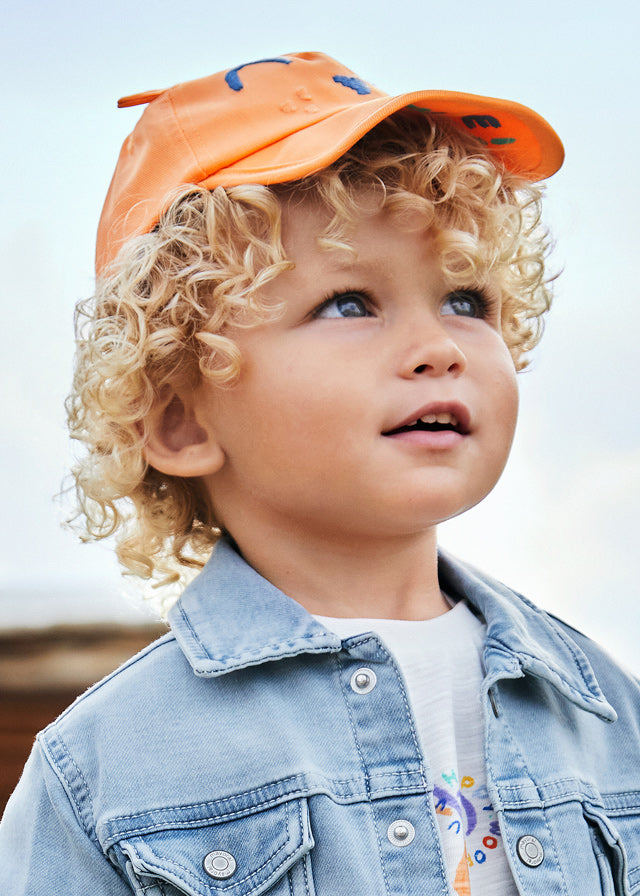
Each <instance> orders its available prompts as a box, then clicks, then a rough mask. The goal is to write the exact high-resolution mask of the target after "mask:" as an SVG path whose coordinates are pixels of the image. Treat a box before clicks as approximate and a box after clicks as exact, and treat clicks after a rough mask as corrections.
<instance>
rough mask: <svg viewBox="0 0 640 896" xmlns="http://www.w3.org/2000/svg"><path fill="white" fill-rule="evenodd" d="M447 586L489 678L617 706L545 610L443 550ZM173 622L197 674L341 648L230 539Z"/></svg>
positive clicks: (595, 708) (597, 705)
mask: <svg viewBox="0 0 640 896" xmlns="http://www.w3.org/2000/svg"><path fill="white" fill-rule="evenodd" d="M439 575H440V580H441V583H442V586H443V588H444V590H445V591H446V592H447V593H448V594H449V595H451V596H452V597H453V598H454V599H455V598H457V599H459V598H462V597H465V598H466V599H467V600H468V602H469V604H470V605H471V606H472V607H473V608H475V610H476V611H477V612H478V613H479V614H480V616H481V617H482V618H483V620H484V621H485V622H486V625H487V635H486V645H485V665H486V670H487V678H486V682H485V684H486V686H487V687H491V685H492V684H493V683H494V682H495V681H497V680H499V679H501V678H517V677H522V676H523V675H525V674H531V675H534V676H536V677H539V678H543V679H546V680H547V681H549V682H550V683H551V684H552V685H553V686H554V687H555V688H556V689H557V691H558V692H559V693H561V694H563V695H564V696H565V697H566V698H567V699H569V700H570V701H571V702H572V703H574V704H576V705H577V706H580V707H581V708H583V709H585V710H587V711H589V712H592V713H594V714H596V715H598V716H600V717H601V718H603V719H605V720H607V721H615V719H616V713H615V710H614V709H613V707H612V706H611V705H610V704H609V703H608V701H607V700H606V698H605V697H604V695H603V693H602V691H601V689H600V686H599V685H598V682H597V680H596V677H595V674H594V672H593V669H592V667H591V664H590V663H589V661H588V659H587V657H586V656H585V655H584V653H583V651H582V650H581V649H580V648H579V647H578V645H577V644H576V643H575V642H574V641H572V640H571V639H570V638H568V637H567V635H566V634H565V633H564V632H563V631H562V629H561V628H560V626H559V625H557V624H556V623H555V622H554V620H553V619H552V618H551V617H549V616H548V615H547V614H546V613H544V612H543V611H541V610H539V609H538V608H537V607H535V606H534V605H533V604H531V603H530V602H529V601H527V600H526V599H525V598H524V597H522V596H520V595H518V594H516V593H515V592H513V591H511V590H510V589H509V588H506V587H505V586H504V585H502V584H501V583H500V582H497V581H495V580H493V579H491V578H489V577H488V576H486V575H484V574H483V573H480V572H478V571H477V570H475V569H473V568H472V567H469V566H465V565H463V564H461V563H460V562H459V561H457V560H454V559H453V558H452V557H450V556H449V555H447V554H445V553H444V552H442V551H441V552H440V555H439ZM169 622H170V625H171V628H172V630H173V633H174V635H175V637H176V640H177V641H178V643H179V645H180V647H181V649H182V651H183V653H184V655H185V656H186V658H187V660H188V661H189V663H190V665H191V667H192V668H193V671H194V672H195V674H196V675H199V676H203V677H213V676H218V675H224V674H225V673H227V672H231V671H233V670H237V669H242V668H245V667H247V666H254V665H258V664H261V663H264V662H268V661H270V660H277V659H283V658H285V657H290V656H296V655H298V654H301V653H331V652H333V653H337V652H338V651H339V650H340V649H341V646H342V644H341V640H340V638H338V636H337V635H334V634H333V633H331V632H329V631H327V630H326V629H325V628H324V626H322V625H320V623H319V622H317V621H316V620H315V619H314V618H313V616H311V615H310V614H309V613H308V612H307V611H306V610H305V609H304V608H303V607H302V606H300V604H298V603H296V602H295V601H294V600H292V599H291V598H289V597H287V596H286V595H284V594H283V593H282V592H281V591H279V590H278V589H277V588H276V587H275V586H274V585H272V584H271V583H270V582H268V581H267V580H266V579H264V578H263V577H262V576H261V575H260V574H259V573H257V572H256V571H255V570H254V569H253V568H252V567H250V566H249V565H248V564H247V563H246V562H245V561H244V560H243V559H242V557H241V556H240V554H239V553H238V552H237V551H236V549H235V548H234V547H233V546H232V544H231V543H230V542H229V541H227V540H226V539H222V540H221V541H220V542H219V543H218V544H217V545H216V547H215V549H214V551H213V553H212V555H211V557H210V559H209V561H208V562H207V564H206V566H205V567H204V569H203V570H202V572H201V573H200V574H199V575H198V577H197V578H196V579H194V581H193V582H192V583H191V584H190V585H189V586H188V587H187V588H186V589H185V592H184V594H183V595H182V597H181V598H180V600H179V601H178V602H177V604H176V605H175V606H174V607H173V608H172V609H171V611H170V613H169Z"/></svg>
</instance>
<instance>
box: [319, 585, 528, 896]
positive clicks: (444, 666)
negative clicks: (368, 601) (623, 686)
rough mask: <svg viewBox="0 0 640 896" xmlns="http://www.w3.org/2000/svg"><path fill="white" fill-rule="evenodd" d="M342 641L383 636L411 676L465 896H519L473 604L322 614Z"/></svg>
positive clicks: (452, 862)
mask: <svg viewBox="0 0 640 896" xmlns="http://www.w3.org/2000/svg"><path fill="white" fill-rule="evenodd" d="M316 619H317V620H318V621H319V622H320V623H321V624H322V625H324V627H325V628H327V629H329V630H330V631H332V632H334V633H335V634H336V635H338V637H340V638H343V639H344V638H347V637H351V636H353V635H359V634H362V633H363V632H376V634H378V635H379V636H380V638H381V639H382V640H383V641H384V644H385V646H386V647H387V648H388V649H389V651H390V652H391V653H392V654H393V656H394V658H395V659H396V661H397V663H398V665H399V667H400V669H401V670H402V674H403V676H404V679H405V682H406V685H407V690H408V694H409V700H410V702H411V705H412V708H413V713H414V716H415V721H416V725H417V728H418V734H419V737H420V739H421V742H422V746H423V750H424V754H425V757H426V760H427V762H428V764H429V767H430V769H431V772H432V774H433V778H434V782H435V789H434V800H435V805H436V815H437V818H438V822H439V824H440V835H441V838H442V845H443V850H444V855H445V859H446V863H447V867H448V869H449V875H450V880H451V885H452V887H453V890H454V892H455V893H456V894H457V896H485V894H487V896H489V894H490V896H517V889H516V886H515V883H514V880H513V875H512V874H511V870H510V868H509V865H508V862H507V857H506V854H505V852H504V847H503V844H502V837H501V836H500V829H499V827H498V822H497V819H496V816H495V814H494V812H493V807H492V806H491V804H490V801H489V795H488V793H487V787H486V770H485V761H484V735H483V711H482V705H481V685H482V680H483V677H484V676H483V668H482V649H483V640H484V638H483V635H484V625H483V623H482V622H481V621H480V620H479V619H477V618H476V616H474V614H473V613H472V612H471V610H470V609H469V607H468V606H467V604H466V602H465V601H460V602H459V603H457V604H456V605H455V606H454V607H453V609H451V610H449V612H448V613H444V614H443V615H442V616H437V617H436V618H435V619H426V620H423V621H418V622H414V621H406V620H397V619H334V618H329V617H326V616H316Z"/></svg>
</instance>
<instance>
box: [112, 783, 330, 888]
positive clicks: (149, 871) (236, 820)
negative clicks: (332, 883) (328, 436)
mask: <svg viewBox="0 0 640 896" xmlns="http://www.w3.org/2000/svg"><path fill="white" fill-rule="evenodd" d="M154 816H155V819H154V822H155V823H154V824H153V826H152V827H150V826H148V827H146V828H145V829H143V830H138V831H135V830H133V831H131V832H130V833H125V834H124V836H123V837H122V839H120V841H119V843H118V844H117V846H116V847H115V853H116V856H117V860H118V864H120V865H121V867H122V868H123V869H124V871H125V875H126V876H127V878H128V879H129V881H130V883H131V885H132V886H133V890H134V892H135V893H136V894H137V896H178V894H180V896H182V894H187V896H249V894H251V896H259V894H261V893H266V894H269V896H314V893H315V890H314V887H313V882H312V879H311V871H310V862H309V851H310V850H311V848H312V847H313V845H314V842H313V837H312V834H311V830H310V826H309V815H308V807H307V802H306V800H305V799H293V800H288V801H286V802H282V803H278V804H276V805H271V806H269V807H264V808H262V807H258V808H257V809H256V810H254V811H253V812H252V813H251V814H244V815H242V816H240V817H238V816H234V815H229V816H227V817H223V818H220V817H218V818H213V819H206V820H197V821H193V822H188V821H186V820H184V819H181V820H180V821H179V822H177V821H176V818H175V813H174V811H173V810H170V809H168V810H164V811H163V812H157V813H154Z"/></svg>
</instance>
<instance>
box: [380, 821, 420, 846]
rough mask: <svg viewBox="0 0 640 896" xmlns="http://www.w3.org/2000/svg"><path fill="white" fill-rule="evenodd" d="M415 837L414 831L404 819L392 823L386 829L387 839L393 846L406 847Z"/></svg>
mask: <svg viewBox="0 0 640 896" xmlns="http://www.w3.org/2000/svg"><path fill="white" fill-rule="evenodd" d="M415 835H416V829H415V828H414V826H413V825H412V824H411V822H410V821H407V820H406V819H404V818H399V819H398V820H397V821H392V822H391V824H390V825H389V827H388V829H387V839H388V840H389V843H393V845H394V846H408V845H409V844H410V843H411V841H412V840H413V838H414V837H415Z"/></svg>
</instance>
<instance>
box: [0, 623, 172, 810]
mask: <svg viewBox="0 0 640 896" xmlns="http://www.w3.org/2000/svg"><path fill="white" fill-rule="evenodd" d="M166 631H167V628H166V626H163V625H160V624H158V625H145V626H131V627H127V626H118V625H99V626H95V625H91V626H56V627H54V628H49V629H43V630H38V629H35V630H31V629H28V630H27V629H25V630H18V631H6V632H0V814H1V813H2V811H3V810H4V807H5V805H6V802H7V800H8V798H9V795H10V794H11V792H12V790H13V789H14V787H15V785H16V784H17V783H18V779H19V777H20V774H21V772H22V767H23V766H24V763H25V762H26V760H27V757H28V755H29V752H30V751H31V747H32V744H33V740H34V737H35V735H36V733H37V732H38V731H40V729H41V728H44V727H45V726H46V725H48V724H49V722H51V721H52V720H53V719H54V718H56V716H57V715H59V713H60V712H62V710H63V709H65V708H66V707H67V706H68V705H69V704H70V703H71V702H72V701H73V700H75V698H76V697H77V696H78V694H81V693H82V692H83V691H84V690H86V689H87V688H88V687H89V686H90V685H92V684H94V683H95V682H96V681H99V680H100V679H101V678H103V677H104V676H105V675H108V674H109V673H110V672H112V671H113V670H114V669H115V668H117V667H118V666H119V665H120V664H121V663H123V662H124V661H125V660H127V659H129V657H130V656H133V655H134V654H135V653H137V652H138V651H139V650H141V649H142V648H143V647H145V646H146V645H147V644H149V643H151V641H153V640H155V638H157V637H159V636H160V635H162V634H164V633H165V632H166Z"/></svg>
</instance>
